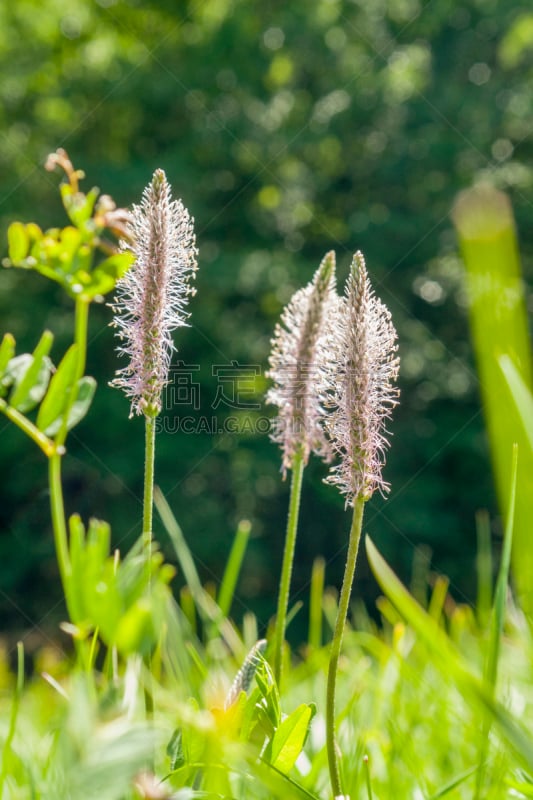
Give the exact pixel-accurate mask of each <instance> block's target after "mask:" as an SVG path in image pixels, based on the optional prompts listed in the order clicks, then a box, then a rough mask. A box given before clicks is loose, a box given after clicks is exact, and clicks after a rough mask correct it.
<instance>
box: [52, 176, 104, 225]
mask: <svg viewBox="0 0 533 800" xmlns="http://www.w3.org/2000/svg"><path fill="white" fill-rule="evenodd" d="M60 191H61V198H62V200H63V205H64V206H65V211H66V212H67V214H68V216H69V217H70V219H71V220H72V222H73V223H74V225H76V227H78V228H80V227H83V225H84V224H85V223H86V222H87V221H88V220H89V219H90V217H91V214H92V213H93V209H94V204H95V202H96V199H97V197H98V195H99V194H100V191H99V189H97V188H96V187H93V188H92V189H91V191H90V192H87V194H83V192H73V191H72V187H71V186H70V184H68V183H63V184H61V187H60Z"/></svg>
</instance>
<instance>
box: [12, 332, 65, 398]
mask: <svg viewBox="0 0 533 800" xmlns="http://www.w3.org/2000/svg"><path fill="white" fill-rule="evenodd" d="M53 341H54V336H53V334H52V333H51V332H50V331H45V332H44V333H43V335H42V336H41V338H40V340H39V343H38V345H37V347H36V348H35V350H34V351H33V354H32V357H31V363H30V362H28V367H27V369H26V370H25V371H24V372H23V373H21V374H20V375H19V379H18V380H17V381H15V387H14V390H13V392H12V394H11V397H10V398H9V405H10V406H12V407H13V408H16V409H17V411H21V412H23V413H25V412H26V411H30V409H32V408H35V406H36V405H37V404H38V403H39V402H40V401H41V400H42V398H43V397H44V394H45V392H46V389H47V386H48V381H49V379H50V371H51V366H52V365H51V362H50V359H49V358H48V353H49V352H50V348H51V347H52V343H53Z"/></svg>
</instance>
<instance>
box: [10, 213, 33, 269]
mask: <svg viewBox="0 0 533 800" xmlns="http://www.w3.org/2000/svg"><path fill="white" fill-rule="evenodd" d="M7 241H8V253H9V258H10V259H11V261H12V262H13V264H17V263H19V262H20V261H22V260H23V259H24V258H26V256H27V255H28V250H29V249H30V237H29V236H28V232H27V230H26V226H25V225H23V224H22V222H13V223H12V224H11V225H10V226H9V228H8V229H7Z"/></svg>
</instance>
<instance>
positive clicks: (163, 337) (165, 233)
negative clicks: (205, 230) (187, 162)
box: [112, 169, 197, 417]
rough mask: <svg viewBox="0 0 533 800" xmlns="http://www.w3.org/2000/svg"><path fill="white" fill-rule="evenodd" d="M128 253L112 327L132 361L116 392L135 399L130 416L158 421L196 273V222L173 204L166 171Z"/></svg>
mask: <svg viewBox="0 0 533 800" xmlns="http://www.w3.org/2000/svg"><path fill="white" fill-rule="evenodd" d="M130 235H131V240H132V241H131V243H129V242H123V243H122V247H123V249H130V250H132V252H133V253H134V255H135V261H134V263H133V265H132V267H131V268H130V270H129V271H128V272H127V273H126V275H125V276H124V277H123V278H121V279H120V280H119V281H118V282H117V297H116V300H115V302H114V304H113V305H112V308H113V311H114V312H115V318H114V321H113V325H114V326H115V327H117V328H118V334H117V335H118V336H119V337H120V339H122V340H123V342H124V344H123V345H122V346H121V347H119V353H120V354H121V355H125V356H127V357H128V358H129V363H128V364H127V366H125V367H123V368H122V369H121V370H119V371H118V372H117V377H116V378H115V380H114V381H113V382H112V386H115V387H117V388H121V389H123V390H124V392H125V394H126V396H127V397H129V398H130V399H131V412H130V417H131V416H133V414H144V415H145V416H146V417H154V416H156V415H157V414H158V413H159V412H160V410H161V394H162V391H163V388H164V387H165V385H166V384H167V382H168V372H169V368H170V360H171V356H172V351H173V350H174V349H175V346H174V342H173V340H172V331H174V330H175V329H176V328H178V327H180V326H182V325H186V324H187V319H188V317H189V314H188V312H187V311H186V308H187V303H188V299H189V296H190V295H192V294H194V289H193V288H192V287H191V284H190V281H191V279H193V278H194V276H195V272H196V269H197V263H196V255H197V250H196V247H195V236H194V230H193V219H192V218H191V217H190V216H189V212H188V211H187V209H186V208H185V207H184V205H183V203H182V202H181V200H172V196H171V189H170V185H169V183H168V181H167V179H166V176H165V173H164V172H163V170H161V169H158V170H156V171H155V172H154V175H153V178H152V181H151V183H149V184H148V186H147V187H146V189H145V190H144V192H143V196H142V200H141V203H140V205H136V206H134V207H133V212H132V221H131V231H130Z"/></svg>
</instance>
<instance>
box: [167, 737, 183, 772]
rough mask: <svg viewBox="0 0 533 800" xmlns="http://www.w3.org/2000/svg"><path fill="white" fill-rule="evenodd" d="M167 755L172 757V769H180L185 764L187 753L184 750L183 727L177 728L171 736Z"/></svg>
mask: <svg viewBox="0 0 533 800" xmlns="http://www.w3.org/2000/svg"><path fill="white" fill-rule="evenodd" d="M167 756H169V758H170V770H171V772H174V770H176V769H179V768H180V767H183V766H184V765H185V753H184V752H183V734H182V731H181V728H177V729H176V730H175V731H174V733H173V734H172V736H171V738H170V742H169V743H168V745H167Z"/></svg>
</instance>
